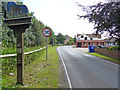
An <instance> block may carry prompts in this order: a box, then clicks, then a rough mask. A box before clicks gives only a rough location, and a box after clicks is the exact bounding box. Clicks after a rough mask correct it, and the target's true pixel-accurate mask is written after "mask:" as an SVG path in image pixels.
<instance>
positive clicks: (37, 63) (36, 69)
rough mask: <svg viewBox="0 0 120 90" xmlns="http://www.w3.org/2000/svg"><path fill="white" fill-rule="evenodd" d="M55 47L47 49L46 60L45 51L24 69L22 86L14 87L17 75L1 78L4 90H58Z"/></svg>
mask: <svg viewBox="0 0 120 90" xmlns="http://www.w3.org/2000/svg"><path fill="white" fill-rule="evenodd" d="M56 48H57V46H55V47H49V48H48V60H46V53H45V50H44V51H43V52H42V54H41V55H39V56H38V58H36V60H34V61H32V62H31V63H30V64H29V65H26V66H25V69H24V86H16V81H17V75H16V74H17V73H16V72H13V74H14V75H13V76H11V75H7V76H3V78H4V79H3V80H5V81H4V84H3V87H4V88H58V87H59V80H58V79H59V75H58V60H59V59H58V55H57V53H56Z"/></svg>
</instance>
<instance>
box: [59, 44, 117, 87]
mask: <svg viewBox="0 0 120 90" xmlns="http://www.w3.org/2000/svg"><path fill="white" fill-rule="evenodd" d="M57 51H58V54H59V56H60V59H61V61H62V64H63V67H64V71H65V75H66V78H67V81H68V86H69V87H70V88H118V65H116V64H113V63H111V62H108V61H106V60H103V59H101V58H98V57H95V56H92V55H89V54H86V53H84V52H80V51H79V50H75V49H74V48H72V47H70V46H62V47H58V48H57Z"/></svg>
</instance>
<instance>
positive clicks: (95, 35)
mask: <svg viewBox="0 0 120 90" xmlns="http://www.w3.org/2000/svg"><path fill="white" fill-rule="evenodd" d="M80 35H82V34H77V37H79V36H80ZM84 35H87V36H88V37H89V38H101V35H100V34H84Z"/></svg>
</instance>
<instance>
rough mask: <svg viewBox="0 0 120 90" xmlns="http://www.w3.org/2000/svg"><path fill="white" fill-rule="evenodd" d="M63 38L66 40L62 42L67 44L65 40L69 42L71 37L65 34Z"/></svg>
mask: <svg viewBox="0 0 120 90" xmlns="http://www.w3.org/2000/svg"><path fill="white" fill-rule="evenodd" d="M65 38H66V40H65V41H64V44H65V45H66V44H67V42H69V41H70V39H71V37H70V36H68V35H65Z"/></svg>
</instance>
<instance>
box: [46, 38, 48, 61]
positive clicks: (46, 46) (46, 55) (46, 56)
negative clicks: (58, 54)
mask: <svg viewBox="0 0 120 90" xmlns="http://www.w3.org/2000/svg"><path fill="white" fill-rule="evenodd" d="M47 49H48V38H47V37H46V60H47V59H48V55H47Z"/></svg>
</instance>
